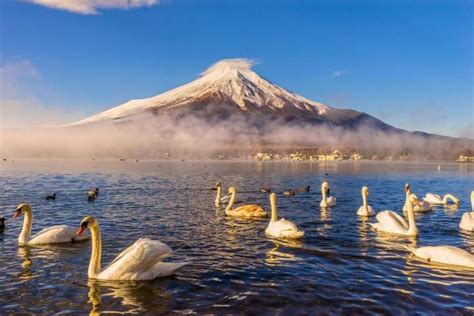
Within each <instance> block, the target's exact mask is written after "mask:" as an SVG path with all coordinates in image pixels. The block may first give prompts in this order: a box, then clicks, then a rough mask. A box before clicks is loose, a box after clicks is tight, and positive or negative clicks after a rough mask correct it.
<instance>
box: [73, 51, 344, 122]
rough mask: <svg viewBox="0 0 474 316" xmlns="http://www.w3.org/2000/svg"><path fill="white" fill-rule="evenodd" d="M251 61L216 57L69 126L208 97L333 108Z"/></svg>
mask: <svg viewBox="0 0 474 316" xmlns="http://www.w3.org/2000/svg"><path fill="white" fill-rule="evenodd" d="M254 64H255V62H254V61H252V60H249V59H241V58H236V59H224V60H221V61H218V62H217V63H215V64H213V65H212V66H210V67H209V68H208V69H207V70H205V71H204V72H202V73H201V76H200V77H199V78H198V79H196V80H194V81H192V82H190V83H188V84H185V85H183V86H181V87H178V88H175V89H172V90H169V91H167V92H164V93H162V94H159V95H157V96H154V97H151V98H147V99H137V100H131V101H128V102H126V103H124V104H122V105H119V106H117V107H114V108H112V109H110V110H106V111H104V112H101V113H99V114H96V115H93V116H91V117H89V118H86V119H84V120H81V121H78V122H75V123H72V124H70V125H69V126H72V125H82V124H86V123H94V122H100V121H109V120H120V119H122V118H126V117H128V116H130V115H134V114H139V113H141V112H146V111H152V112H155V113H156V112H159V111H160V110H164V109H166V110H170V109H173V108H177V107H181V106H185V105H187V104H192V103H195V102H197V101H199V100H201V102H202V100H207V99H209V98H211V99H219V100H226V101H230V102H233V103H235V104H236V105H238V106H239V108H240V110H241V111H244V112H249V111H251V109H254V108H256V109H259V110H264V111H270V112H274V113H282V112H289V113H294V112H295V111H297V112H306V113H307V114H311V115H319V116H324V115H327V114H329V112H331V111H334V110H333V109H331V108H330V107H328V106H326V105H323V104H321V103H318V102H314V101H311V100H309V99H306V98H304V97H302V96H299V95H297V94H294V93H291V92H289V91H287V90H285V89H283V88H281V87H279V86H277V85H275V84H273V83H271V82H269V81H267V80H266V79H264V78H262V77H260V76H259V75H258V74H256V73H255V72H254V71H252V66H253V65H254ZM249 105H251V108H249ZM336 111H337V110H336Z"/></svg>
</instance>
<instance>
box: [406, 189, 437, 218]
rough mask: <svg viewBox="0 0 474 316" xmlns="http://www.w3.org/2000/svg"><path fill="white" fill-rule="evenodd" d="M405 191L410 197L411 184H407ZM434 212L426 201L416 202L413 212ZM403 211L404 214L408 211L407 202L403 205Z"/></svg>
mask: <svg viewBox="0 0 474 316" xmlns="http://www.w3.org/2000/svg"><path fill="white" fill-rule="evenodd" d="M405 191H406V192H408V195H410V193H411V189H410V184H409V183H407V184H405ZM432 210H433V209H432V208H431V204H430V203H428V202H426V201H423V202H420V201H419V200H417V201H416V202H415V204H413V212H415V213H423V212H430V211H432ZM403 211H404V212H406V211H407V201H406V200H405V204H403Z"/></svg>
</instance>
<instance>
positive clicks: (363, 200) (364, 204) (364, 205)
mask: <svg viewBox="0 0 474 316" xmlns="http://www.w3.org/2000/svg"><path fill="white" fill-rule="evenodd" d="M362 207H363V208H364V211H366V212H367V211H368V209H367V195H365V194H364V193H362Z"/></svg>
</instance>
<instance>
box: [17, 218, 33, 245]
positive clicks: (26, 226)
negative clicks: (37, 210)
mask: <svg viewBox="0 0 474 316" xmlns="http://www.w3.org/2000/svg"><path fill="white" fill-rule="evenodd" d="M24 218H25V219H24V220H23V228H22V229H21V233H20V236H18V243H19V244H20V245H26V244H28V241H30V237H31V225H32V223H33V213H32V212H31V211H27V212H25V215H24Z"/></svg>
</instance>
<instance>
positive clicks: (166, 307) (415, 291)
mask: <svg viewBox="0 0 474 316" xmlns="http://www.w3.org/2000/svg"><path fill="white" fill-rule="evenodd" d="M0 168H1V173H0V184H1V186H0V217H1V216H5V217H7V219H8V221H7V229H6V230H5V231H4V232H3V233H0V251H1V257H0V314H12V313H19V312H23V313H41V314H51V313H75V314H77V313H89V312H91V311H97V312H103V313H105V312H128V313H133V312H136V313H144V312H148V313H150V314H151V313H153V314H156V313H193V312H197V313H204V312H211V313H221V314H224V313H230V312H233V313H253V314H274V313H277V312H280V313H283V314H289V313H300V314H301V313H315V312H320V313H342V312H345V313H346V314H353V313H391V314H394V315H401V314H413V313H415V312H416V311H424V312H430V313H438V314H445V313H448V312H449V313H453V312H454V314H458V315H460V314H473V313H474V295H473V292H474V272H473V271H472V270H463V269H452V268H443V267H436V266H428V265H426V264H425V263H422V262H419V261H417V260H414V258H412V257H411V256H410V255H408V254H407V251H406V250H405V248H404V246H405V245H418V246H424V245H441V244H444V245H453V246H458V247H461V248H464V249H466V250H468V251H471V252H474V235H472V234H463V233H461V232H460V231H459V229H458V225H459V221H460V218H461V216H462V214H463V212H464V211H466V210H470V205H469V194H470V192H471V190H472V189H474V177H473V176H474V168H473V166H468V165H463V164H451V165H442V166H441V170H440V171H438V165H434V164H388V163H337V164H336V163H334V164H324V163H323V164H317V163H312V164H310V163H295V164H289V163H288V164H287V163H264V164H259V163H250V162H219V163H210V162H138V163H136V162H128V161H127V162H82V163H79V162H35V163H32V162H18V161H17V162H1V163H0ZM326 173H327V174H328V175H327V176H326V175H325V174H326ZM325 178H327V179H329V181H330V184H331V193H332V194H334V195H335V196H336V197H337V202H338V205H337V207H335V208H333V209H330V210H328V211H321V210H320V208H319V201H320V198H321V196H320V194H319V187H320V183H321V181H322V180H323V179H325ZM217 180H219V181H221V182H222V183H223V185H224V186H228V185H230V184H234V185H236V186H237V188H238V190H240V191H255V190H256V189H258V188H260V187H262V186H271V187H272V188H274V189H276V190H284V189H289V188H294V187H300V186H306V185H311V187H312V192H309V193H300V194H296V195H295V196H294V197H285V196H279V199H278V204H279V215H280V216H281V217H285V218H288V219H291V220H292V221H294V222H295V223H297V225H298V226H299V227H300V228H301V229H303V230H305V231H306V235H305V236H304V238H303V239H302V241H301V242H281V241H276V240H271V239H268V238H266V237H265V235H264V229H265V227H266V225H267V221H266V220H265V221H244V220H232V219H229V218H226V216H225V214H224V212H223V211H222V210H216V209H215V207H214V205H213V201H214V192H213V191H209V190H205V188H208V187H211V186H213V185H214V183H215V182H216V181H217ZM405 182H410V183H411V184H412V189H413V191H414V193H416V194H418V196H419V197H420V198H421V197H422V196H424V194H425V193H426V192H428V191H429V192H435V193H440V194H444V193H447V192H450V193H453V194H455V195H456V196H458V197H459V198H460V199H461V201H462V204H461V206H460V208H459V209H444V208H439V209H436V210H435V211H433V212H430V213H427V214H422V215H419V216H417V217H416V220H417V224H418V228H419V230H420V236H419V238H418V239H417V240H410V239H407V238H397V237H383V236H377V235H376V234H374V232H372V231H371V230H370V228H369V227H368V225H367V223H366V222H363V221H361V220H360V219H359V218H358V217H357V216H356V214H355V213H356V211H357V209H358V207H359V206H360V204H361V197H360V188H361V186H362V185H368V186H369V190H370V197H369V203H370V204H371V205H372V207H373V208H374V209H375V210H376V211H380V210H384V209H393V210H397V211H399V212H400V209H401V206H402V205H403V200H404V191H403V186H404V184H405ZM96 186H98V187H99V188H100V189H101V193H100V196H99V198H98V199H97V200H96V201H95V202H94V203H88V202H87V198H86V191H87V189H89V188H93V187H96ZM52 192H57V200H56V201H45V200H44V199H43V198H42V197H43V196H44V195H45V194H47V193H52ZM239 200H241V201H242V202H252V203H255V202H256V203H260V204H262V205H263V206H264V207H265V208H266V209H268V206H269V201H268V195H267V194H265V193H257V192H254V193H240V194H239ZM21 201H28V202H29V203H30V204H31V205H32V206H33V214H34V221H33V233H35V232H37V231H38V230H40V229H41V228H42V227H45V226H50V225H56V224H69V225H71V226H78V224H79V223H80V221H81V219H82V218H83V216H85V215H93V216H95V217H96V218H98V220H99V221H100V223H101V228H102V239H103V257H102V260H103V265H104V264H106V263H107V262H109V261H110V260H112V259H113V258H114V257H115V256H116V255H117V254H118V253H119V252H120V251H121V250H123V249H124V248H125V247H127V246H128V245H130V244H131V243H133V242H134V241H135V240H136V239H138V238H139V237H142V236H149V237H152V238H155V239H159V240H161V241H163V242H165V243H166V244H168V245H169V246H170V247H172V248H173V249H174V250H175V253H174V254H173V256H172V257H171V258H169V259H168V261H171V260H173V261H182V260H187V261H190V264H189V265H188V266H186V267H184V268H183V269H182V270H180V271H179V273H177V274H176V275H175V276H173V277H169V278H163V279H156V280H154V281H150V282H135V283H130V282H90V281H88V279H87V266H88V263H89V258H90V257H89V256H90V247H91V246H90V242H84V243H76V244H71V245H63V246H48V247H35V248H28V247H18V246H17V243H16V242H17V236H18V234H19V232H20V229H21V223H22V218H21V219H19V220H15V221H12V220H11V215H12V214H13V211H14V209H15V207H16V205H17V204H18V203H19V202H21ZM372 221H373V219H372Z"/></svg>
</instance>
